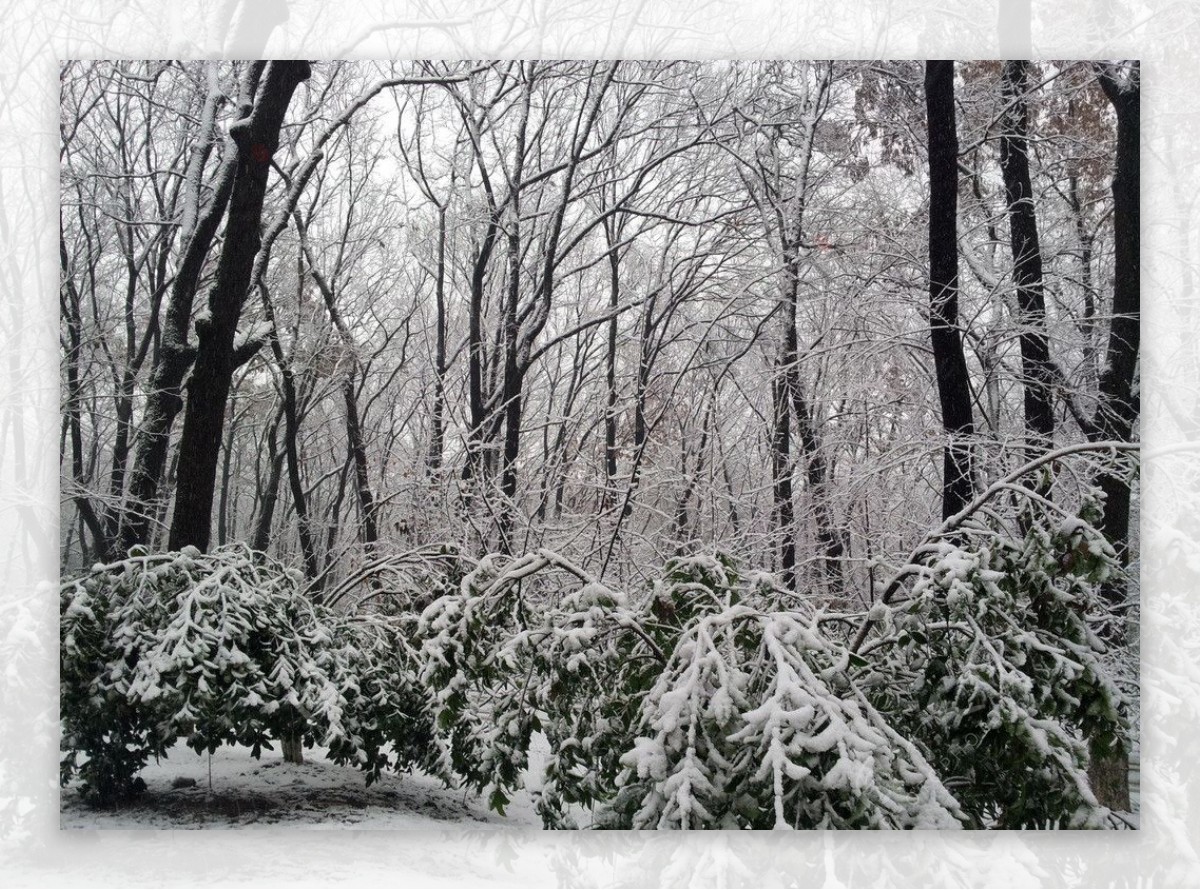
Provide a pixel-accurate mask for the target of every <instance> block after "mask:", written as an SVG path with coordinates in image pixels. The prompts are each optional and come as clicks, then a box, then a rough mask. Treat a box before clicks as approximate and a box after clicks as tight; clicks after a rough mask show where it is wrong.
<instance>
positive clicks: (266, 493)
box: [250, 404, 284, 553]
mask: <svg viewBox="0 0 1200 890" xmlns="http://www.w3.org/2000/svg"><path fill="white" fill-rule="evenodd" d="M283 413H284V409H283V405H282V404H280V406H279V413H277V414H276V415H275V420H274V421H273V422H272V424H271V431H270V432H269V433H268V434H267V436H266V440H267V466H268V467H270V469H269V470H268V471H267V484H266V486H265V487H264V488H263V490H262V500H261V501H260V502H259V508H258V521H257V522H256V523H255V526H254V537H253V538H252V539H251V540H252V543H251V544H250V546H251V547H252V548H253V549H254V550H258V551H261V552H263V553H265V552H266V550H267V547H268V545H269V544H270V543H271V523H272V522H273V521H274V519H275V504H276V503H277V502H278V500H279V480H280V478H281V477H282V475H283V460H284V455H283V452H282V451H280V450H279V445H278V442H277V438H278V434H279V424H280V423H281V422H282V421H283Z"/></svg>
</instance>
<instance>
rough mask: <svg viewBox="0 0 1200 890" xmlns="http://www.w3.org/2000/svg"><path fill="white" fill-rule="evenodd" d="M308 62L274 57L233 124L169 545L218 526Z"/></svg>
mask: <svg viewBox="0 0 1200 890" xmlns="http://www.w3.org/2000/svg"><path fill="white" fill-rule="evenodd" d="M309 71H310V69H309V65H308V63H307V62H303V61H299V62H297V61H287V62H270V63H268V65H267V68H266V71H265V72H264V74H263V83H262V85H261V87H260V88H259V90H258V92H257V94H256V96H255V101H254V107H253V110H252V111H251V113H250V115H249V116H248V117H244V118H242V119H241V120H239V121H237V122H235V123H234V124H233V125H232V126H231V127H230V135H231V137H232V138H233V141H234V143H235V144H236V146H237V151H236V154H237V173H236V175H235V179H234V185H233V194H232V195H231V196H230V199H229V219H228V222H227V223H226V230H225V242H224V245H223V247H222V250H221V259H220V262H219V263H218V266H217V280H216V284H215V285H214V286H213V288H212V290H211V291H210V292H209V298H208V310H209V315H208V317H207V318H205V319H203V320H202V321H200V322H197V323H196V337H197V340H198V345H197V352H196V362H195V365H194V366H193V368H192V375H191V379H190V380H189V381H188V385H187V395H188V398H187V407H186V410H185V414H184V421H183V433H182V438H181V440H180V446H179V452H180V453H179V457H180V460H179V481H178V484H177V488H176V493H175V513H174V517H173V519H172V522H171V538H170V547H171V549H172V550H178V549H179V548H181V547H184V546H187V545H193V546H195V547H198V548H199V549H201V550H206V549H207V548H208V544H209V539H210V536H211V533H212V507H213V489H214V486H215V483H216V469H217V466H216V461H217V454H218V451H219V446H220V442H221V433H222V431H223V430H222V427H223V425H224V420H225V403H226V401H227V399H228V397H229V389H230V386H231V384H232V379H233V370H234V355H233V340H234V335H235V333H236V331H237V325H238V320H239V318H240V317H241V313H242V303H243V301H244V299H245V296H246V291H247V289H248V288H249V286H250V277H251V272H252V270H253V267H254V258H255V256H256V255H257V254H258V248H259V245H260V243H261V235H260V231H259V226H260V223H261V220H262V208H263V198H264V195H265V194H266V188H267V177H268V174H269V172H270V169H271V156H272V155H273V154H274V152H275V149H276V148H277V147H278V145H279V132H280V128H281V126H282V124H283V117H284V114H285V113H286V111H287V106H288V104H289V103H290V101H291V98H292V94H293V93H294V92H295V89H296V87H297V86H298V85H299V84H300V83H301V82H302V81H304V80H307V79H308V76H309Z"/></svg>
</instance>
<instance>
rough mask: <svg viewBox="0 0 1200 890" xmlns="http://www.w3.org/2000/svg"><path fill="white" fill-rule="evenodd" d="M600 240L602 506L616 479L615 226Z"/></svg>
mask: <svg viewBox="0 0 1200 890" xmlns="http://www.w3.org/2000/svg"><path fill="white" fill-rule="evenodd" d="M604 240H605V246H606V247H607V248H608V310H609V312H611V313H612V318H610V319H609V320H608V346H607V351H606V353H605V366H604V383H605V388H606V392H607V397H606V401H605V405H604V477H605V486H604V506H606V507H607V506H608V505H609V503H610V502H611V500H612V497H613V495H614V494H615V490H614V487H613V486H614V485H615V483H616V478H617V306H618V305H620V300H621V258H620V256H619V255H618V254H617V246H616V241H617V232H616V223H615V222H614V221H611V220H607V219H606V220H605V222H604Z"/></svg>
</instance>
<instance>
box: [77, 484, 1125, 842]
mask: <svg viewBox="0 0 1200 890" xmlns="http://www.w3.org/2000/svg"><path fill="white" fill-rule="evenodd" d="M1053 484H1054V480H1053V479H1051V478H1050V477H1049V476H1047V478H1046V479H1043V480H1041V482H1040V483H1039V486H1038V488H1037V489H1023V488H1019V487H1017V486H1009V485H1007V484H1006V485H1003V486H999V487H998V488H997V491H1004V490H1010V491H1011V493H1013V494H1015V496H1016V499H1015V500H1014V501H1013V503H1012V504H1010V507H1011V509H1000V508H997V507H996V506H995V504H992V505H991V506H990V507H989V509H987V510H979V511H977V513H976V514H974V515H972V516H971V517H969V518H968V521H963V522H959V523H957V524H956V525H954V527H953V528H952V529H948V530H946V531H945V532H944V533H943V534H942V535H941V536H940V537H934V538H932V539H930V540H929V541H928V542H927V544H926V545H925V546H923V547H922V548H921V549H920V550H919V551H918V552H917V555H916V556H915V557H914V559H913V560H912V561H911V562H910V563H909V564H908V565H906V566H904V567H903V568H902V569H901V571H900V574H899V575H898V576H897V578H898V581H897V584H896V585H893V588H892V594H895V596H894V597H893V599H892V600H891V601H890V602H889V603H888V604H887V605H885V604H883V603H876V604H875V605H874V606H873V607H872V608H871V609H870V610H869V611H868V612H866V613H861V612H860V613H849V614H831V613H826V612H825V611H823V610H821V609H819V608H817V607H815V606H814V605H813V603H814V602H815V599H814V598H805V597H790V598H789V599H788V600H787V601H786V605H787V608H783V607H782V606H781V602H780V600H779V592H778V589H777V588H776V587H775V586H774V582H773V579H772V578H771V576H769V575H765V574H763V573H755V574H751V575H748V576H747V575H744V574H743V573H742V572H741V571H739V569H738V567H737V566H736V565H735V564H734V562H733V561H732V560H731V559H729V558H728V557H725V556H723V555H702V556H693V557H687V558H679V559H674V560H671V561H670V562H668V563H667V565H666V566H664V567H663V569H662V572H661V575H660V577H659V578H658V579H657V580H654V581H653V582H652V583H650V584H649V585H648V587H647V588H646V589H644V590H642V591H639V592H637V593H635V594H633V595H627V594H626V593H623V592H621V591H616V590H613V589H611V588H609V587H608V586H606V585H604V584H602V583H600V582H599V581H597V580H596V579H594V578H592V577H590V576H589V575H588V574H587V573H586V572H585V571H583V570H582V569H581V568H579V567H578V566H575V565H573V564H572V563H570V562H569V561H567V560H566V559H564V558H563V557H561V556H559V555H557V554H554V553H552V552H549V551H544V550H542V551H537V552H534V553H530V554H527V555H525V556H521V557H518V558H511V557H504V556H498V555H495V556H488V557H485V558H483V559H482V560H480V561H479V562H478V563H474V564H472V563H471V562H470V561H469V560H466V559H464V558H462V557H461V556H459V555H458V554H457V553H449V552H442V551H439V552H438V553H437V554H434V556H436V559H432V560H431V561H426V562H425V563H423V565H424V567H423V568H422V567H418V568H413V569H412V570H411V571H410V570H409V569H405V573H404V574H403V585H402V586H403V590H401V591H400V592H399V593H397V594H396V595H395V596H394V597H391V596H389V595H388V591H387V590H384V589H380V588H376V589H374V590H373V593H372V594H370V595H369V596H368V599H375V600H377V601H378V602H380V603H382V607H380V608H376V609H375V610H374V611H370V612H368V611H365V609H364V608H362V607H361V604H360V608H358V609H357V610H356V611H355V613H354V614H349V615H348V614H343V613H340V612H337V611H335V610H333V609H330V608H327V607H323V606H318V605H315V604H313V603H312V602H310V601H309V599H308V598H307V597H306V595H305V594H304V593H303V592H302V585H301V579H300V577H299V576H298V575H297V574H295V573H294V572H291V571H290V570H287V569H285V568H284V567H282V566H280V565H278V564H275V563H271V562H269V561H267V560H265V559H264V558H262V557H261V555H259V554H253V553H250V552H249V551H247V550H246V549H245V548H240V547H233V548H225V549H222V550H218V551H216V552H214V553H212V554H208V555H205V556H202V555H201V554H199V553H198V552H196V551H195V550H185V551H183V552H182V553H178V554H166V555H163V556H147V555H145V554H141V553H134V554H131V555H130V558H129V559H127V560H124V561H122V562H120V563H115V564H113V565H110V566H99V567H97V568H96V569H95V570H93V572H92V573H90V574H89V575H86V576H84V577H82V578H79V579H76V580H73V581H69V582H67V583H66V584H64V585H63V588H62V612H61V614H62V677H63V682H62V714H63V724H64V730H65V735H64V749H65V754H64V757H63V761H62V777H63V781H64V782H66V781H68V780H70V779H71V778H72V777H73V776H74V775H76V774H78V775H79V776H81V777H82V778H83V780H84V787H85V793H86V794H87V795H88V796H89V797H90V798H91V799H93V800H95V801H97V802H101V803H111V802H114V801H117V800H120V799H122V798H124V797H127V796H129V795H131V794H133V793H136V792H137V790H138V787H139V786H138V784H137V782H138V780H137V779H136V773H137V771H138V770H139V769H140V768H141V767H142V766H143V765H144V764H145V763H146V761H147V760H148V759H149V758H150V757H160V756H162V755H163V754H164V753H165V752H166V750H167V749H168V748H169V747H170V746H171V745H172V744H173V743H174V741H175V739H176V738H177V737H179V736H185V737H187V739H188V743H189V744H190V745H191V746H192V747H193V748H195V749H196V750H198V751H201V750H206V749H207V750H213V749H215V748H216V747H217V746H219V745H222V744H242V745H248V746H250V747H251V748H252V750H253V751H254V753H255V754H256V755H257V754H258V753H259V751H260V750H261V749H263V748H269V747H270V742H271V740H276V739H280V738H282V737H284V736H285V735H288V734H296V733H298V734H299V735H300V736H301V737H302V739H303V741H304V742H305V744H307V745H310V746H311V745H318V744H319V745H323V746H325V747H327V748H328V749H329V752H330V756H331V757H332V758H333V759H334V760H336V761H338V762H340V763H349V764H355V765H357V766H358V767H360V768H361V769H362V770H363V771H364V772H365V774H366V779H367V781H368V782H370V781H372V780H373V779H375V778H377V777H378V776H379V774H380V772H381V771H382V770H384V769H407V768H411V767H420V768H422V769H424V770H426V771H429V772H431V773H433V774H435V775H438V776H440V777H442V778H443V779H444V780H445V781H446V782H448V783H452V782H456V781H461V782H462V783H464V784H466V785H467V786H469V787H471V788H474V789H476V790H478V791H480V792H482V793H484V794H485V795H486V798H487V800H488V801H489V803H490V805H491V806H492V807H493V808H494V809H496V810H497V811H499V812H503V811H504V808H505V807H506V806H507V805H508V804H509V802H510V801H511V799H512V797H513V794H514V793H515V792H516V791H517V790H519V789H520V788H521V787H522V785H523V784H525V783H527V782H528V788H529V790H530V791H531V793H532V794H533V795H534V797H535V801H536V805H537V808H538V811H539V813H540V814H541V816H542V818H543V821H544V823H545V824H546V825H547V826H548V827H553V828H567V827H575V826H576V825H577V824H578V822H579V821H580V819H579V817H580V815H581V814H582V813H585V812H590V814H591V815H590V823H589V824H591V825H592V826H593V827H602V828H603V827H611V828H651V827H653V828H823V827H837V828H915V827H972V828H984V827H989V828H990V827H1002V828H1033V827H1093V826H1098V825H1102V824H1105V820H1106V817H1107V811H1106V810H1105V809H1104V808H1103V807H1101V806H1100V805H1099V803H1098V801H1097V800H1096V798H1095V796H1094V794H1093V792H1092V790H1091V788H1090V786H1089V783H1088V776H1087V770H1088V765H1089V757H1090V756H1095V755H1097V754H1099V755H1108V754H1112V753H1120V752H1121V751H1122V746H1123V745H1124V744H1125V739H1126V738H1127V735H1128V729H1129V727H1128V721H1127V716H1126V710H1125V702H1123V700H1122V699H1121V697H1120V695H1119V694H1118V692H1117V690H1116V687H1115V686H1114V685H1113V683H1112V682H1111V680H1110V679H1109V676H1108V673H1107V672H1106V670H1105V668H1104V665H1103V662H1102V656H1103V654H1104V645H1103V644H1102V642H1101V640H1100V637H1099V636H1098V634H1097V633H1096V630H1095V626H1096V622H1097V621H1099V620H1101V619H1102V618H1104V617H1105V615H1106V612H1107V610H1106V606H1105V602H1104V600H1103V599H1102V597H1101V596H1100V594H1099V593H1098V591H1099V589H1100V586H1101V585H1103V584H1105V583H1106V582H1108V581H1110V580H1111V577H1112V573H1113V572H1114V571H1115V570H1116V569H1117V564H1116V559H1115V555H1114V553H1113V551H1112V548H1111V547H1109V546H1108V544H1106V543H1105V541H1104V539H1103V537H1102V536H1101V535H1100V533H1099V532H1098V531H1097V530H1096V527H1095V523H1096V520H1097V516H1098V511H1097V507H1096V503H1095V501H1094V500H1093V499H1092V497H1091V495H1090V494H1089V491H1088V489H1087V487H1086V486H1084V487H1083V488H1082V489H1081V499H1082V505H1081V506H1080V507H1079V508H1078V509H1076V510H1071V509H1067V508H1065V507H1064V506H1062V504H1065V503H1067V502H1068V499H1067V498H1066V497H1064V496H1063V495H1062V493H1061V492H1052V487H1053ZM1051 493H1054V494H1057V495H1058V496H1057V497H1056V498H1055V500H1051V499H1050V497H1049V495H1050V494H1051ZM397 565H399V563H397ZM900 582H903V583H900ZM343 592H345V591H343ZM892 594H889V595H892ZM400 599H403V600H404V603H400V602H399V600H400ZM416 602H423V603H426V604H427V605H425V607H424V609H423V611H422V613H421V615H420V616H419V618H418V617H416V616H414V615H413V614H412V612H411V611H410V610H411V608H412V604H413V603H416ZM864 622H866V625H865V626H866V627H867V628H868V629H869V632H867V633H865V637H864V639H863V640H862V641H861V645H860V646H858V647H857V648H856V647H855V645H854V644H853V643H852V642H851V640H852V639H855V638H856V635H855V633H854V632H855V631H856V630H857V629H858V628H859V627H860V626H864ZM535 740H538V741H536V742H535ZM543 742H544V744H545V745H546V746H547V748H548V752H539V753H545V758H544V760H545V765H544V769H543V770H542V771H541V773H540V774H538V775H532V776H531V775H530V770H529V766H530V749H531V747H532V746H534V745H535V744H539V745H540V744H542V743H543ZM1089 749H1090V750H1089ZM534 772H536V771H534Z"/></svg>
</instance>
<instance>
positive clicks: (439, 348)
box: [429, 206, 446, 473]
mask: <svg viewBox="0 0 1200 890" xmlns="http://www.w3.org/2000/svg"><path fill="white" fill-rule="evenodd" d="M434 300H435V302H436V306H437V341H436V345H435V347H434V348H435V350H436V351H435V353H434V357H433V373H434V381H433V412H432V413H433V417H432V419H431V420H430V426H431V427H432V429H431V431H430V436H429V471H430V472H431V473H437V472H438V471H439V470H441V468H442V452H443V451H444V450H445V436H446V431H445V417H444V415H445V411H446V208H445V207H444V206H442V207H438V257H437V277H436V279H435V286H434Z"/></svg>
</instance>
